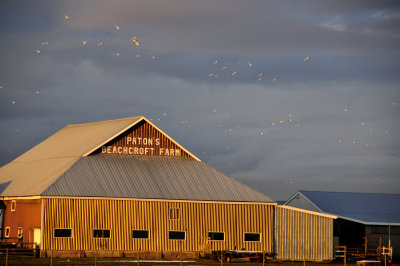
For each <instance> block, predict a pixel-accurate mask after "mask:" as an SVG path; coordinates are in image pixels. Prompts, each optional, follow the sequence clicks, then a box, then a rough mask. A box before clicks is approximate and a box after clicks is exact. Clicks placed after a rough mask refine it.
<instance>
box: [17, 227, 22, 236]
mask: <svg viewBox="0 0 400 266" xmlns="http://www.w3.org/2000/svg"><path fill="white" fill-rule="evenodd" d="M17 237H18V238H23V237H24V228H23V227H18V233H17Z"/></svg>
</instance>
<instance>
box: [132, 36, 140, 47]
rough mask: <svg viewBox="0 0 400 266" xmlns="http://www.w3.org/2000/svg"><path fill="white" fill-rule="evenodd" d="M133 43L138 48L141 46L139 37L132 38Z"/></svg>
mask: <svg viewBox="0 0 400 266" xmlns="http://www.w3.org/2000/svg"><path fill="white" fill-rule="evenodd" d="M131 41H132V42H133V43H134V44H135V45H136V46H139V45H140V44H141V42H140V41H139V39H138V37H136V36H133V37H132V38H131Z"/></svg>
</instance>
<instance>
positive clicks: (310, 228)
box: [275, 206, 333, 261]
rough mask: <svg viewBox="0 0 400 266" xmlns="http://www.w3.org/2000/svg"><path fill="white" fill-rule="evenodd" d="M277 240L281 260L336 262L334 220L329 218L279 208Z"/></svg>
mask: <svg viewBox="0 0 400 266" xmlns="http://www.w3.org/2000/svg"><path fill="white" fill-rule="evenodd" d="M275 238H276V253H277V254H278V255H277V258H278V259H282V260H303V259H305V260H307V261H324V260H332V259H333V219H332V218H330V217H327V216H322V215H318V214H312V213H311V212H307V211H304V210H300V209H294V208H290V207H283V206H277V207H276V212H275Z"/></svg>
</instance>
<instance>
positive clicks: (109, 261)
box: [0, 256, 356, 266]
mask: <svg viewBox="0 0 400 266" xmlns="http://www.w3.org/2000/svg"><path fill="white" fill-rule="evenodd" d="M6 263H7V265H101V266H103V265H104V266H112V265H143V266H150V265H157V266H163V265H168V266H172V265H180V261H148V260H143V261H140V262H139V263H138V261H137V260H135V259H124V258H101V259H100V258H98V259H94V258H71V259H67V258H53V260H51V259H50V258H31V257H9V258H8V261H7V262H6V258H5V257H4V256H1V257H0V265H6ZM229 264H235V265H248V266H260V265H263V264H262V263H250V262H244V261H241V262H231V263H229ZM305 264H306V265H307V266H328V265H336V266H341V265H343V262H331V263H317V262H306V263H305ZM182 265H184V266H194V265H215V266H216V265H221V262H219V261H216V260H199V261H194V260H186V261H183V262H182ZM223 265H228V263H225V262H224V263H223ZM265 265H268V266H303V265H304V264H303V262H266V263H265ZM347 265H350V266H355V265H356V263H347Z"/></svg>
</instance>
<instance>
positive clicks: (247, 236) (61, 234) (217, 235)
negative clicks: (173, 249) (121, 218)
mask: <svg viewBox="0 0 400 266" xmlns="http://www.w3.org/2000/svg"><path fill="white" fill-rule="evenodd" d="M54 237H55V238H68V237H72V229H69V228H62V229H61V228H56V229H54ZM208 237H209V238H210V240H213V241H223V240H225V233H224V232H208ZM93 238H111V230H110V229H94V230H93ZM132 238H133V239H149V238H150V236H149V230H132ZM168 239H170V240H185V239H186V232H185V231H168ZM260 240H261V237H260V234H259V233H244V241H245V242H260Z"/></svg>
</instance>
